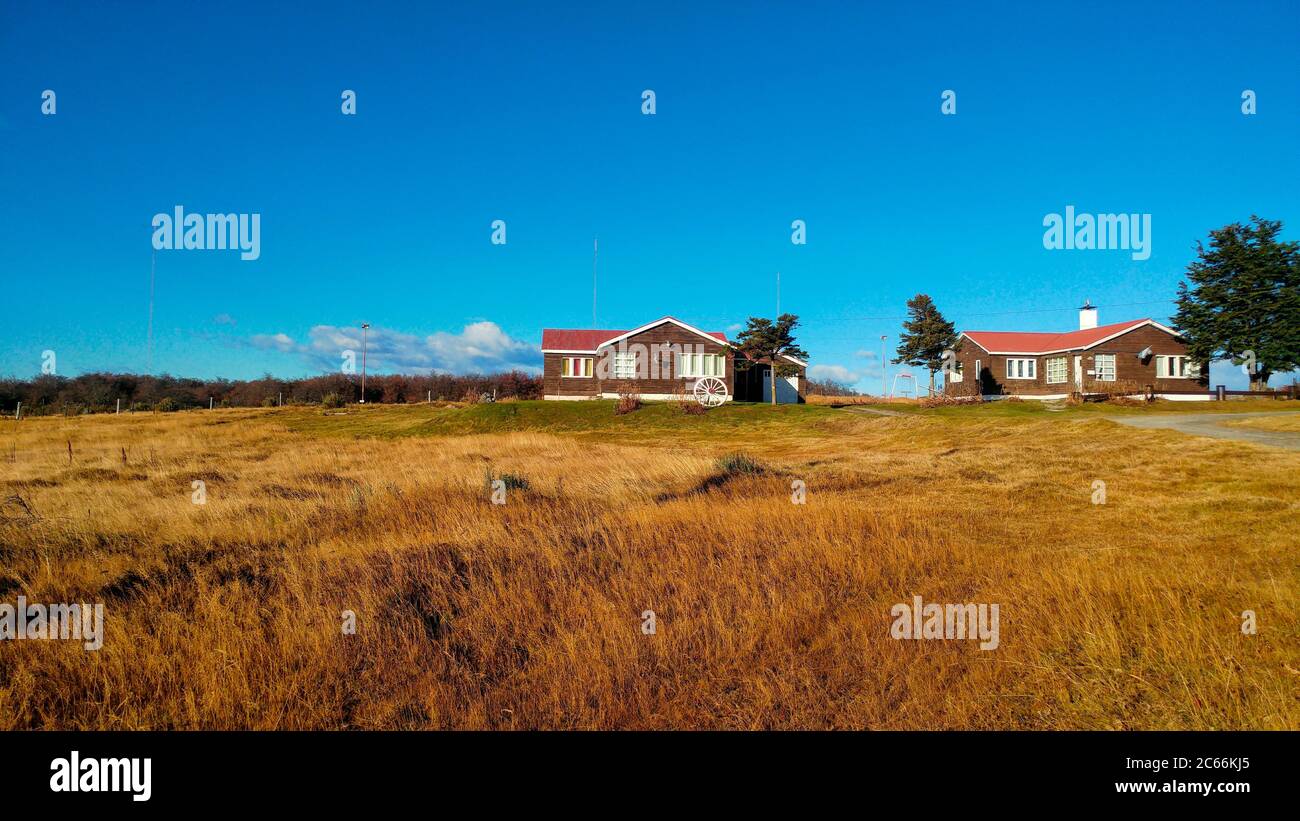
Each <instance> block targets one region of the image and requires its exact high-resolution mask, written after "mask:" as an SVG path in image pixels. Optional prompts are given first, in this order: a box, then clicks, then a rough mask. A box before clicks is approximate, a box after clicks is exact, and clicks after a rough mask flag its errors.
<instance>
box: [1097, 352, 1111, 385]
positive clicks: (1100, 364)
mask: <svg viewBox="0 0 1300 821" xmlns="http://www.w3.org/2000/svg"><path fill="white" fill-rule="evenodd" d="M1092 366H1093V369H1094V370H1095V372H1096V373H1095V376H1096V378H1097V381H1098V382H1114V381H1115V354H1113V353H1099V354H1097V355H1096V356H1094V357H1093V358H1092Z"/></svg>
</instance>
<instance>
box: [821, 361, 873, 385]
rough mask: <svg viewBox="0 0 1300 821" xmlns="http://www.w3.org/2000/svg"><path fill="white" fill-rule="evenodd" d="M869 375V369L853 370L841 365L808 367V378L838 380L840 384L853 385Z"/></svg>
mask: <svg viewBox="0 0 1300 821" xmlns="http://www.w3.org/2000/svg"><path fill="white" fill-rule="evenodd" d="M875 373H876V374H877V375H879V373H880V372H879V371H876V372H875ZM871 375H872V371H871V370H870V369H864V370H860V371H854V370H849V369H848V368H846V367H844V366H843V365H813V366H812V367H810V368H809V369H808V377H809V378H810V379H819V380H821V381H827V380H829V381H831V382H838V383H839V384H841V385H855V384H857V383H858V382H860V381H862V380H863V379H865V378H866V377H868V376H871Z"/></svg>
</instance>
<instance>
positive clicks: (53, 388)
mask: <svg viewBox="0 0 1300 821" xmlns="http://www.w3.org/2000/svg"><path fill="white" fill-rule="evenodd" d="M807 390H808V392H809V393H813V394H820V395H823V396H857V395H859V394H858V392H857V391H855V390H853V389H851V388H849V387H847V386H845V385H841V384H838V383H836V382H832V381H830V380H826V381H821V380H816V379H809V380H808V388H807ZM484 394H488V395H491V396H494V397H495V398H496V399H541V398H542V377H541V376H540V375H538V376H534V375H532V374H528V373H524V372H523V371H508V372H505V373H499V374H485V375H469V376H453V375H451V374H431V375H427V376H421V375H405V374H372V375H367V376H366V402H367V403H385V404H404V403H411V402H424V401H427V400H429V399H430V398H432V399H433V400H434V401H439V402H445V401H452V402H463V401H471V402H477V401H479V400H480V399H481V398H482V396H483V395H484ZM119 400H120V401H121V403H122V410H124V411H153V410H162V411H172V410H185V409H187V408H206V407H208V403H209V401H211V403H212V405H213V406H214V407H220V408H257V407H274V406H275V405H277V404H279V403H280V402H283V403H284V404H286V405H317V404H321V403H328V402H330V401H337V402H339V403H340V404H342V403H347V402H358V401H360V400H361V377H360V375H356V374H341V373H336V374H322V375H321V376H310V377H304V378H302V379H277V378H275V377H273V376H271V375H270V374H267V375H266V376H263V377H262V378H261V379H248V380H243V379H187V378H184V377H178V376H171V375H168V374H163V375H161V376H150V375H145V374H124V373H87V374H82V375H80V376H72V377H68V376H56V375H48V374H47V375H42V376H36V377H33V378H31V379H16V378H8V379H0V413H3V414H4V415H6V416H10V415H13V413H14V412H15V411H16V409H17V406H18V403H19V402H21V403H22V406H23V415H24V416H27V415H32V416H40V415H48V414H69V415H70V414H80V413H111V412H113V411H115V410H116V409H117V406H118V405H117V403H118V401H119Z"/></svg>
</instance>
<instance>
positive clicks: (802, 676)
mask: <svg viewBox="0 0 1300 821" xmlns="http://www.w3.org/2000/svg"><path fill="white" fill-rule="evenodd" d="M1161 404H1162V405H1163V404H1164V403H1161ZM1189 404H1192V403H1181V405H1184V406H1185V405H1189ZM1195 404H1196V405H1199V406H1200V407H1197V408H1186V407H1167V406H1166V407H1160V408H1159V410H1160V411H1165V410H1174V411H1183V410H1196V411H1201V412H1204V411H1220V410H1222V411H1232V410H1279V409H1281V407H1280V406H1281V405H1282V403H1278V402H1232V403H1195ZM1287 404H1297V403H1287ZM1168 405H1174V406H1178V405H1180V403H1168ZM1214 406H1217V407H1214ZM881 407H882V408H887V409H891V410H894V411H895V412H896V413H895V415H889V416H885V415H879V414H875V413H871V412H869V411H868V412H864V411H863V410H862V409H850V408H835V407H831V406H829V405H805V406H781V407H778V408H771V407H767V406H763V405H732V406H726V407H723V408H719V409H716V410H712V411H709V412H708V413H707V414H705V415H702V416H688V415H685V414H682V413H680V412H679V411H678V410H676V409H674V408H673V407H672V406H670V405H667V404H650V405H646V406H644V407H642V408H640V409H639V410H636V411H634V412H632V413H629V414H626V415H621V416H616V415H615V414H614V413H613V403H612V402H591V403H577V402H573V403H568V402H551V403H543V402H503V403H498V404H494V405H441V406H439V405H412V406H401V407H392V406H368V407H357V406H351V407H348V408H347V409H345V410H342V411H332V412H323V411H322V410H321V409H319V408H284V409H271V410H260V409H259V410H216V411H192V412H182V413H171V414H122V415H107V416H82V417H69V418H63V417H50V418H34V419H24V420H22V421H21V422H15V421H13V420H12V419H6V420H3V421H0V602H8V603H10V604H13V603H14V602H15V601H16V598H17V597H18V596H20V595H21V596H25V597H26V598H27V600H28V601H29V602H44V603H52V602H103V604H104V608H105V639H104V646H103V648H102V649H100V650H98V651H94V652H88V651H86V650H84V649H82V647H81V645H80V644H79V643H77V642H71V641H39V640H23V641H6V642H2V643H0V728H3V729H17V728H46V729H56V728H57V729H146V728H147V729H181V728H217V729H237V728H251V729H316V728H320V729H416V728H418V729H422V728H431V729H453V728H455V729H461V728H464V729H473V728H496V729H533V728H593V729H608V728H653V729H667V728H746V729H748V728H813V729H819V728H875V729H910V728H917V729H922V728H935V729H940V728H950V729H1003V728H1006V729H1093V728H1098V729H1156V728H1186V729H1226V728H1272V729H1281V728H1287V729H1300V551H1298V550H1297V538H1296V521H1297V512H1300V453H1296V452H1289V451H1283V450H1277V449H1269V448H1265V447H1260V446H1256V445H1251V444H1245V443H1240V442H1233V441H1223V440H1211V439H1202V438H1194V437H1188V436H1185V435H1182V434H1179V433H1176V432H1173V431H1161V430H1140V429H1135V428H1130V427H1126V426H1121V425H1117V424H1115V423H1113V422H1111V421H1109V419H1108V418H1107V417H1108V416H1109V415H1112V414H1117V413H1142V412H1150V410H1149V409H1146V408H1127V407H1121V406H1084V407H1072V408H1066V409H1065V410H1063V411H1060V412H1050V411H1047V410H1045V409H1043V408H1042V407H1041V406H1040V405H1038V404H1036V403H1032V402H1026V403H1000V404H993V405H983V406H975V407H942V408H935V409H931V410H923V409H919V408H916V407H913V406H907V405H903V406H895V405H889V406H881ZM1295 419H1296V420H1300V413H1297V415H1296V417H1295ZM1242 421H1243V422H1245V421H1246V420H1242ZM1290 421H1291V420H1289V419H1288V420H1282V421H1280V422H1279V421H1278V420H1273V422H1272V424H1274V425H1281V424H1289V422H1290ZM1283 429H1287V430H1295V429H1297V428H1295V427H1294V426H1291V427H1287V428H1283ZM737 453H742V454H744V456H745V457H747V458H745V459H736V458H728V457H732V456H734V455H735V454H737ZM507 476H508V477H509V479H508V482H509V487H510V489H509V490H508V491H507V495H506V503H505V504H504V505H495V504H493V503H492V501H491V499H490V495H491V492H490V486H489V483H490V482H491V481H492V480H493V479H501V478H504V477H507ZM796 480H798V481H800V482H803V483H804V484H805V486H806V488H807V497H806V503H805V504H801V505H800V504H793V503H792V501H791V493H792V483H794V482H795V481H796ZM195 482H202V483H203V488H204V490H205V492H206V503H205V504H195V502H194V494H195V485H194V483H195ZM1096 482H1104V483H1105V503H1104V504H1094V503H1093V500H1094V492H1095V488H1096V485H1095V484H1094V483H1096ZM914 595H920V596H923V597H924V600H925V601H926V602H939V603H966V602H974V603H998V604H999V606H1000V610H1001V616H1000V632H1001V636H1000V646H999V647H998V648H997V649H996V650H991V651H981V650H980V649H979V647H978V642H972V641H965V640H930V641H899V640H895V639H893V638H891V637H890V625H891V623H892V622H893V617H892V616H891V612H890V611H891V608H892V607H893V606H894V605H895V604H897V603H904V602H910V601H911V599H912V596H914ZM647 610H652V611H654V614H655V632H654V634H652V635H651V634H646V633H644V632H643V630H642V626H643V620H642V614H643V612H644V611H647ZM1245 610H1252V611H1254V612H1255V614H1256V618H1257V632H1256V633H1255V634H1254V635H1244V634H1243V633H1242V630H1241V624H1242V612H1243V611H1245ZM344 611H351V612H352V613H354V614H355V633H354V634H348V633H345V632H344V630H343V629H342V625H343V621H344V616H343V612H344Z"/></svg>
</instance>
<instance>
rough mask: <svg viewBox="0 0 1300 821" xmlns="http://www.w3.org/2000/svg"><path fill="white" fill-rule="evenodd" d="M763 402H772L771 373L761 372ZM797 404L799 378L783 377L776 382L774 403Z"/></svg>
mask: <svg viewBox="0 0 1300 821" xmlns="http://www.w3.org/2000/svg"><path fill="white" fill-rule="evenodd" d="M763 401H764V402H771V401H772V372H771V371H770V370H767V371H763ZM798 402H799V377H797V376H783V377H781V378H780V379H778V380H777V381H776V403H777V404H778V405H794V404H798Z"/></svg>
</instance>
